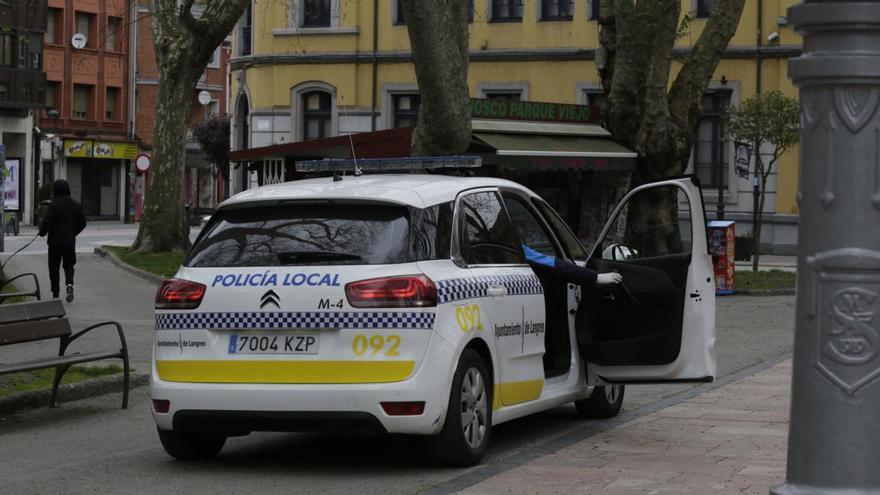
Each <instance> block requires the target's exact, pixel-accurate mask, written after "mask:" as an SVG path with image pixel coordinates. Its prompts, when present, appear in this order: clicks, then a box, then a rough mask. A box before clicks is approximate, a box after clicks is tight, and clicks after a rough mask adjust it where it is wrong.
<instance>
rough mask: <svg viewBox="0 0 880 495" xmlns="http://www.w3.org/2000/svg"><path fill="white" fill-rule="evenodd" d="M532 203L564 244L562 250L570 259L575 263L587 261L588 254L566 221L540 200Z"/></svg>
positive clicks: (534, 200)
mask: <svg viewBox="0 0 880 495" xmlns="http://www.w3.org/2000/svg"><path fill="white" fill-rule="evenodd" d="M532 203H533V204H534V205H535V207H536V208H537V209H538V211H539V212H541V215H542V216H543V217H544V219H545V220H547V223H548V224H549V225H550V228H551V229H552V230H553V233H554V234H556V238H557V239H559V242H560V243H562V249H563V250H565V253H566V254H567V255H568V257H569V258H570V259H572V260H574V261H586V259H587V252H586V251H585V250H584V246H583V245H581V241H579V240H578V239H577V237H575V235H574V234H573V233H572V232H571V229H569V228H568V225H566V224H565V220H563V219H562V217H560V216H559V214H558V213H556V212H555V211H554V210H553V208H551V207H550V205H548V204H547V203H545V202H543V201H541V200H539V199H533V200H532Z"/></svg>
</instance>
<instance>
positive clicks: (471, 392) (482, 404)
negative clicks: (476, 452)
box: [461, 368, 489, 449]
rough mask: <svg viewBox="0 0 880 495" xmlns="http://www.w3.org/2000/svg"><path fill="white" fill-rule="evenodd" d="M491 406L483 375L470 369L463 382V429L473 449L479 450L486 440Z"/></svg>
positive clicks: (465, 437)
mask: <svg viewBox="0 0 880 495" xmlns="http://www.w3.org/2000/svg"><path fill="white" fill-rule="evenodd" d="M488 416H489V404H488V400H487V398H486V386H485V382H484V381H483V375H481V374H480V371H479V370H478V369H477V368H470V369H468V370H467V373H465V374H464V380H462V382H461V429H462V434H463V435H464V439H465V441H466V442H467V444H468V445H469V446H470V447H471V448H472V449H476V448H479V447H480V446H481V445H482V444H483V440H484V439H485V438H486V428H487V426H488V425H487V420H488Z"/></svg>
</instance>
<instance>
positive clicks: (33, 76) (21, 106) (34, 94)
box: [0, 68, 46, 113]
mask: <svg viewBox="0 0 880 495" xmlns="http://www.w3.org/2000/svg"><path fill="white" fill-rule="evenodd" d="M0 87H2V88H3V89H5V96H0V112H5V113H9V112H12V113H20V112H22V111H27V110H30V109H36V108H43V107H44V106H45V105H46V74H44V73H42V72H36V71H31V70H22V69H9V68H0Z"/></svg>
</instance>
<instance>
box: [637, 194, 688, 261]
mask: <svg viewBox="0 0 880 495" xmlns="http://www.w3.org/2000/svg"><path fill="white" fill-rule="evenodd" d="M626 239H627V242H628V243H632V244H633V246H634V247H636V248H638V249H641V250H642V252H641V253H639V256H643V257H644V256H663V255H666V254H679V253H681V252H682V249H683V248H682V245H681V239H682V236H681V233H680V232H679V227H678V190H677V189H676V188H673V187H662V188H652V189H646V190H644V191H642V192H640V193H638V194H636V195H635V196H633V197H632V199H631V200H630V201H629V203H628V204H627V216H626Z"/></svg>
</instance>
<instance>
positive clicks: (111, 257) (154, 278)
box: [95, 246, 165, 285]
mask: <svg viewBox="0 0 880 495" xmlns="http://www.w3.org/2000/svg"><path fill="white" fill-rule="evenodd" d="M95 254H97V255H98V256H100V257H102V258H104V259H106V260H107V261H109V262H110V263H113V264H114V265H116V266H118V267H119V268H122V269H123V270H125V271H127V272H128V273H131V274H132V275H134V276H136V277H140V278H142V279H144V280H146V281H147V282H151V283H154V284H156V285H159V284H161V283H162V281H163V280H165V279H164V278H163V277H160V276H158V275H155V274H152V273H150V272H148V271H145V270H141V269H140V268H135V267H133V266H131V265H129V264H128V263H126V262H124V261H122V260H120V259H119V258H117V257H116V255H115V254H113V253H111V252H110V251H107V250H106V249H104V248H103V247H101V246H97V247H95Z"/></svg>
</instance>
